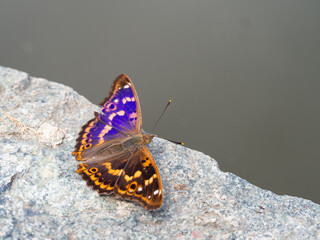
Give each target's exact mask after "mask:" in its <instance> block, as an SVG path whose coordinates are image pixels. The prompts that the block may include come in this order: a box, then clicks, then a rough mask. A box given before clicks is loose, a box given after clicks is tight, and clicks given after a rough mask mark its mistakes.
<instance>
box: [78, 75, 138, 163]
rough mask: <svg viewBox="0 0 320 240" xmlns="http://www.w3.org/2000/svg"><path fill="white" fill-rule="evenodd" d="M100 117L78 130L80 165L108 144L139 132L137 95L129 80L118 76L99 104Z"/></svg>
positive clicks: (97, 115)
mask: <svg viewBox="0 0 320 240" xmlns="http://www.w3.org/2000/svg"><path fill="white" fill-rule="evenodd" d="M101 105H102V108H101V113H95V116H96V117H95V118H93V119H91V120H90V121H88V122H87V123H86V124H85V125H84V126H83V127H82V129H81V131H80V133H79V137H78V138H77V144H76V146H75V151H74V152H73V153H72V154H73V155H76V159H77V160H79V161H85V160H88V159H90V158H92V157H93V156H94V155H95V154H96V153H97V152H98V151H99V150H101V148H102V147H103V145H105V144H106V143H108V142H112V141H113V140H119V139H121V138H125V137H127V136H130V135H133V134H135V133H140V132H141V125H142V117H141V110H140V103H139V99H138V95H137V92H136V90H135V88H134V86H133V83H132V81H131V80H130V78H129V77H128V76H127V75H125V74H121V75H119V76H118V77H117V78H116V79H115V80H114V81H113V84H112V87H111V90H110V92H109V95H108V97H106V98H105V99H104V100H103V101H102V103H101Z"/></svg>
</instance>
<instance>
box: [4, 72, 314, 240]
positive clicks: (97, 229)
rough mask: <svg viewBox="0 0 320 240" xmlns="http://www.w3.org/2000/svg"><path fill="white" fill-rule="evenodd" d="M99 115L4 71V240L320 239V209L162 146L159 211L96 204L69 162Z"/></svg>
mask: <svg viewBox="0 0 320 240" xmlns="http://www.w3.org/2000/svg"><path fill="white" fill-rule="evenodd" d="M109 85H111V81H110V82H109V83H108V82H107V81H106V93H108V91H109V87H110V86H109ZM103 98H104V96H101V99H103ZM97 109H98V107H97V106H95V105H93V104H92V103H90V102H89V101H88V100H86V99H85V98H84V97H82V96H80V95H79V94H77V93H76V92H75V91H74V90H72V89H71V88H69V87H66V86H64V85H62V84H58V83H54V82H50V81H47V80H45V79H41V78H33V77H30V76H29V75H28V74H26V73H23V72H20V71H17V70H14V69H10V68H5V67H0V110H1V111H0V143H1V144H0V175H1V178H0V238H1V239H45V238H47V239H156V238H161V239H172V238H173V239H279V238H281V239H283V238H288V239H319V238H320V206H319V205H317V204H315V203H313V202H311V201H309V200H305V199H301V198H297V197H290V196H278V195H276V194H274V193H272V192H270V191H266V190H263V189H260V188H259V187H256V186H254V185H252V184H250V183H249V182H247V181H246V180H244V179H241V178H239V177H237V176H235V175H234V174H232V173H226V172H222V171H220V169H219V167H218V164H217V162H216V161H215V160H214V159H212V158H211V157H209V156H207V155H205V154H203V153H201V152H197V151H194V150H191V149H188V148H186V147H182V146H179V145H175V144H172V143H170V142H168V141H166V140H163V139H160V138H154V140H153V141H152V143H150V144H149V146H148V147H149V149H150V151H151V152H152V154H153V156H154V158H155V159H156V161H157V164H158V167H159V170H160V172H161V176H162V181H163V186H164V192H165V198H164V202H163V205H162V207H161V209H160V210H158V211H151V212H150V211H147V210H145V209H144V208H143V207H142V206H140V205H139V204H137V203H135V202H129V201H124V200H120V199H118V198H116V197H115V196H113V195H112V196H111V195H110V196H107V197H101V196H99V195H98V194H97V193H96V192H94V191H92V190H91V189H90V188H88V187H87V186H86V183H85V182H84V181H83V180H82V179H81V178H80V176H79V175H78V174H76V173H75V170H76V168H77V162H76V160H75V159H74V157H73V156H72V155H71V153H72V151H73V148H74V145H75V139H76V137H77V135H78V132H79V130H80V128H81V126H82V125H83V124H84V123H86V122H87V120H89V119H90V118H92V117H93V111H94V110H97Z"/></svg>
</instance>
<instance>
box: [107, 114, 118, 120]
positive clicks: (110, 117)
mask: <svg viewBox="0 0 320 240" xmlns="http://www.w3.org/2000/svg"><path fill="white" fill-rule="evenodd" d="M116 115H117V114H115V113H111V114H110V116H109V120H110V121H112V119H113V118H114V117H115V116H116Z"/></svg>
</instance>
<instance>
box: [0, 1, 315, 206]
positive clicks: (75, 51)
mask: <svg viewBox="0 0 320 240" xmlns="http://www.w3.org/2000/svg"><path fill="white" fill-rule="evenodd" d="M0 34H1V38H0V41H1V44H0V64H1V65H4V66H9V67H12V68H17V69H19V70H23V71H26V72H28V73H30V74H31V75H32V76H36V77H43V78H47V79H49V80H51V81H56V82H60V83H63V84H66V85H68V86H71V87H72V88H74V89H75V90H76V91H78V92H79V93H80V94H82V95H84V96H85V97H87V98H88V99H89V100H91V101H92V102H94V103H99V102H100V101H101V100H102V99H103V98H104V97H105V96H106V94H107V93H108V92H109V88H110V86H111V83H112V81H113V79H114V78H115V77H116V76H117V75H119V74H120V73H127V74H128V75H129V76H130V77H131V79H132V80H133V82H134V84H135V86H136V88H137V91H138V94H139V97H140V101H141V105H142V113H143V120H144V124H143V128H144V129H145V130H147V131H148V130H149V131H151V129H152V127H153V125H154V123H155V122H156V120H157V118H158V117H159V115H160V113H161V111H162V109H163V108H164V106H165V105H166V103H167V101H168V100H169V99H173V104H172V106H170V108H169V109H168V111H167V112H166V114H165V116H164V117H163V119H162V120H161V122H160V123H159V125H158V127H157V129H156V134H158V135H159V136H162V137H165V138H168V139H172V140H177V141H183V142H185V143H186V146H187V147H190V148H193V149H197V150H199V151H202V152H205V153H207V154H208V155H210V156H212V157H214V158H215V159H216V160H217V161H218V162H219V165H220V167H221V169H222V170H224V171H229V172H232V173H235V174H237V175H239V176H241V177H243V178H245V179H247V180H248V181H249V182H251V183H253V184H255V185H258V186H260V187H261V188H265V189H269V190H272V191H273V192H275V193H278V194H288V195H295V196H300V197H303V198H307V199H311V200H313V201H314V202H317V203H319V202H320V191H319V183H320V181H319V180H320V178H319V169H320V161H319V160H320V158H319V157H320V153H319V145H320V144H319V143H320V140H319V139H320V112H319V109H320V94H319V92H320V47H319V45H320V1H316V0H314V1H311V0H306V1H299V0H283V1H278V0H271V1H243V0H242V1H239V0H237V1H236V0H234V1H224V0H220V1H190V0H177V1H163V0H162V1H79V0H77V1H76V0H69V1H60V0H57V1H49V0H46V1H44V0H41V1H40V0H39V1H36V0H24V1H17V0H2V1H1V3H0ZM86 121H87V119H83V122H84V123H85V122H86ZM70 161H73V158H72V157H70ZM181 164H183V163H181ZM208 184H210V183H208Z"/></svg>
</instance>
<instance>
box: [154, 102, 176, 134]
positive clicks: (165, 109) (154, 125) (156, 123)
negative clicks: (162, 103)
mask: <svg viewBox="0 0 320 240" xmlns="http://www.w3.org/2000/svg"><path fill="white" fill-rule="evenodd" d="M171 102H172V101H171V99H170V100H169V102H168V104H167V106H166V107H165V108H164V109H163V111H162V113H161V115H160V117H159V118H158V121H157V122H156V124H155V125H154V127H153V129H152V131H151V132H153V131H154V130H155V129H156V127H157V125H158V123H159V121H160V119H161V118H162V116H163V114H164V112H165V111H166V110H167V108H168V107H169V105H170V103H171Z"/></svg>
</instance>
